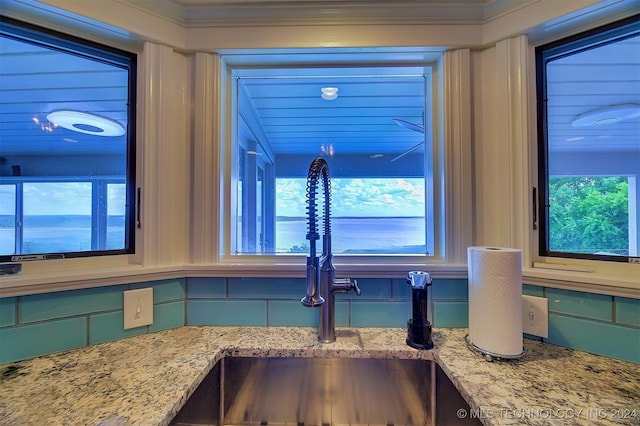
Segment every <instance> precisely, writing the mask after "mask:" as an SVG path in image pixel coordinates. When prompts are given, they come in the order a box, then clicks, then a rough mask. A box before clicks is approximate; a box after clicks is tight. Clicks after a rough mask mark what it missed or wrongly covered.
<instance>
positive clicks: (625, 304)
mask: <svg viewBox="0 0 640 426" xmlns="http://www.w3.org/2000/svg"><path fill="white" fill-rule="evenodd" d="M614 304H615V305H614V306H615V315H616V322H617V323H620V324H628V325H635V326H636V327H640V299H630V298H628V297H614Z"/></svg>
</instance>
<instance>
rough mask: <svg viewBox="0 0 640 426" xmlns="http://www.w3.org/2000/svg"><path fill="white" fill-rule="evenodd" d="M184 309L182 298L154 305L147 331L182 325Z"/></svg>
mask: <svg viewBox="0 0 640 426" xmlns="http://www.w3.org/2000/svg"><path fill="white" fill-rule="evenodd" d="M184 311H185V307H184V302H183V301H182V300H180V301H175V302H167V303H160V304H157V305H154V306H153V324H151V325H150V326H149V331H150V332H155V331H160V330H168V329H170V328H178V327H182V326H183V325H184V323H185V320H184Z"/></svg>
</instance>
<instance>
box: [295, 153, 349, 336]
mask: <svg viewBox="0 0 640 426" xmlns="http://www.w3.org/2000/svg"><path fill="white" fill-rule="evenodd" d="M319 179H322V187H323V190H324V191H323V192H324V209H323V231H324V232H323V235H322V257H321V258H318V256H317V255H316V241H317V240H319V239H320V234H319V232H318V224H317V213H316V208H317V206H316V196H317V192H318V180H319ZM307 225H308V227H307V235H306V238H307V240H309V247H310V248H309V256H308V257H307V294H306V295H305V296H304V297H303V298H302V299H301V300H300V302H301V303H302V304H303V305H304V306H308V307H316V306H319V307H320V325H319V329H318V340H320V341H321V342H323V343H330V342H335V340H336V332H335V294H336V293H349V292H350V291H351V290H355V292H356V294H357V295H358V296H360V293H361V292H360V288H358V283H357V282H356V281H355V280H354V281H351V280H350V279H349V278H343V279H336V277H335V267H334V266H333V261H332V258H333V255H332V254H331V178H330V176H329V165H328V164H327V162H326V161H325V160H324V159H323V158H320V157H318V158H316V159H315V160H313V162H312V163H311V166H309V173H308V174H307Z"/></svg>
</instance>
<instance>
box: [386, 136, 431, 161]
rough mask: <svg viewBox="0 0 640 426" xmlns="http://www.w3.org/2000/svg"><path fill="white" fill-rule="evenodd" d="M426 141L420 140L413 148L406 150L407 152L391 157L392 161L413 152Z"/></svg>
mask: <svg viewBox="0 0 640 426" xmlns="http://www.w3.org/2000/svg"><path fill="white" fill-rule="evenodd" d="M423 143H424V141H422V142H420V143H419V144H416V145H414V146H412V147H411V148H409V149H408V150H406V151H405V152H403V153H402V154H399V155H396V156H395V157H393V158H392V159H391V161H392V162H393V161H396V160H399V159H401V158H402V157H404V156H405V155H407V154H411V153H412V152H413V151H415V150H416V149H418V148H420V147H421V146H422V144H423Z"/></svg>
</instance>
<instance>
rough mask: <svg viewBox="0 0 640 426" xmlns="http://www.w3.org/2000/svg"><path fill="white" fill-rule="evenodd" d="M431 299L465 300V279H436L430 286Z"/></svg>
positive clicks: (467, 289)
mask: <svg viewBox="0 0 640 426" xmlns="http://www.w3.org/2000/svg"><path fill="white" fill-rule="evenodd" d="M431 298H432V299H438V300H467V299H468V298H469V285H468V281H467V279H466V278H438V279H435V280H433V284H432V285H431Z"/></svg>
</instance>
